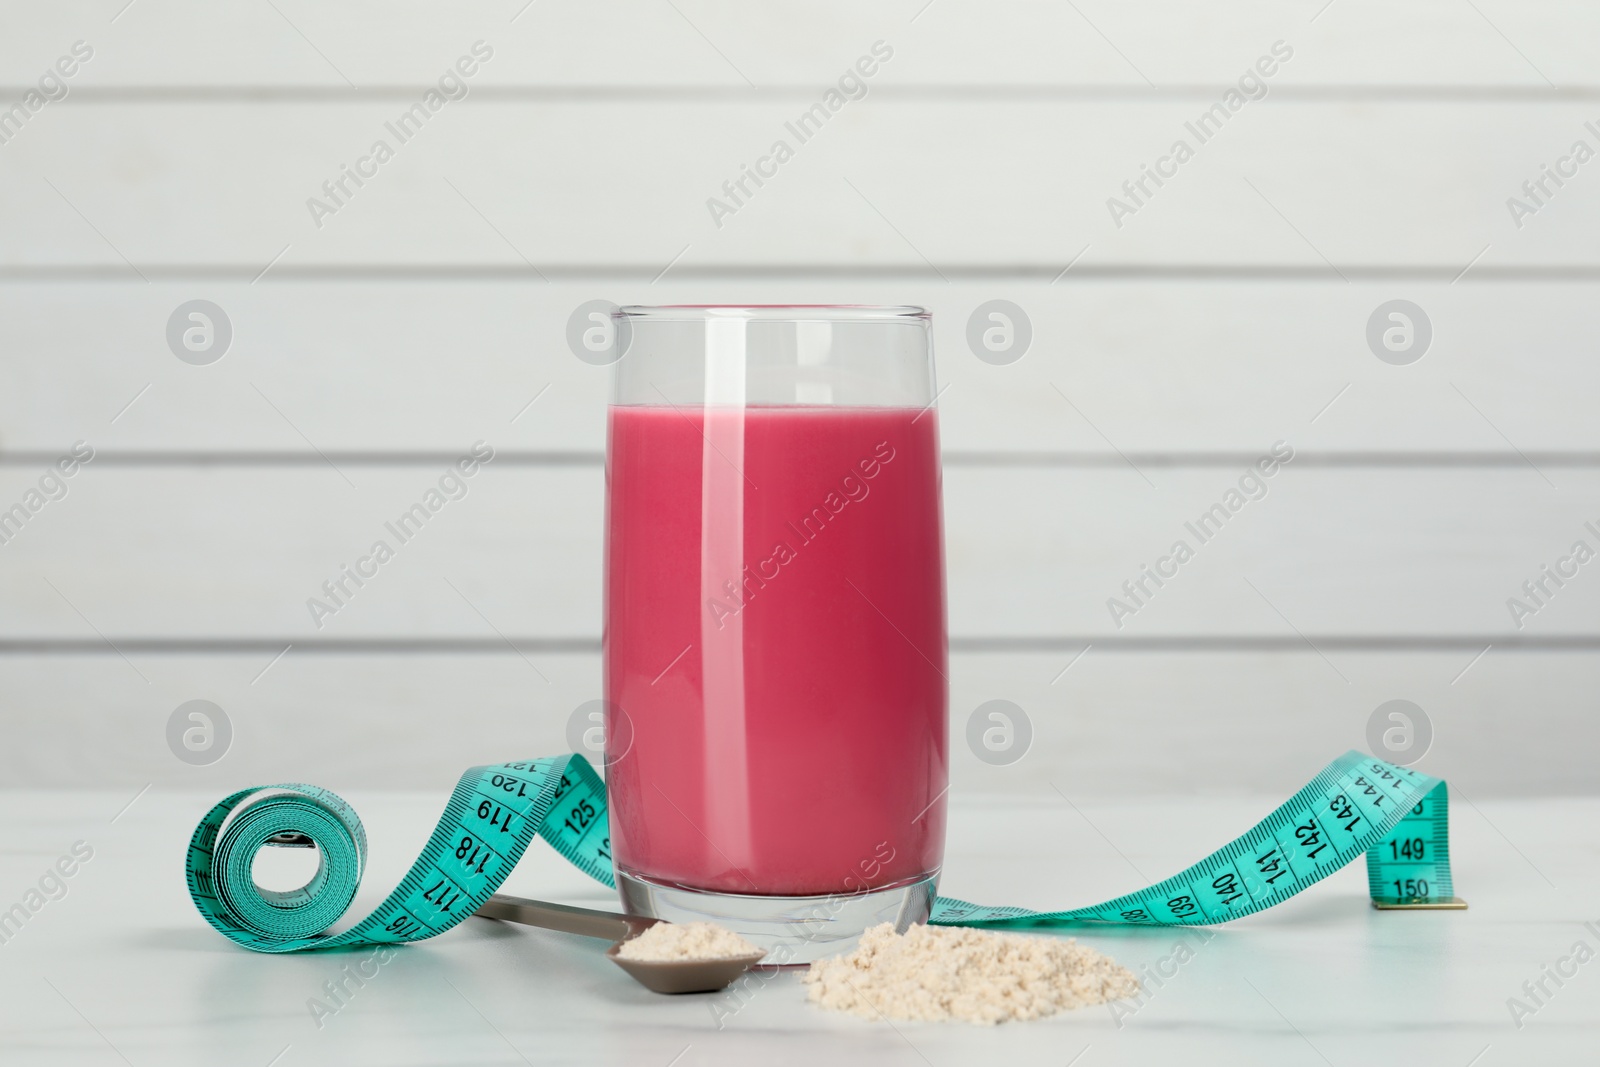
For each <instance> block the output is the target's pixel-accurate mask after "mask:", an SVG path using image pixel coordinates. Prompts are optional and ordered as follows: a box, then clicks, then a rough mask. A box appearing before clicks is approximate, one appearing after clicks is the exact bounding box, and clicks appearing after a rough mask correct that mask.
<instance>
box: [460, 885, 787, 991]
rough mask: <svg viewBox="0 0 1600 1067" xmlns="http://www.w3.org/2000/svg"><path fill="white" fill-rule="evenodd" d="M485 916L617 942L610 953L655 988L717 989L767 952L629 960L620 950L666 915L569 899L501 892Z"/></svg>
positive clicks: (484, 909)
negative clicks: (582, 904) (629, 911)
mask: <svg viewBox="0 0 1600 1067" xmlns="http://www.w3.org/2000/svg"><path fill="white" fill-rule="evenodd" d="M474 914H476V915H480V916H482V917H483V918H485V919H501V920H503V921H505V922H513V923H522V924H523V925H525V926H538V927H541V928H543V929H545V930H560V931H562V932H563V933H568V934H581V935H582V936H584V937H598V938H600V939H601V940H602V941H613V942H615V944H613V945H612V946H611V947H610V948H609V949H607V950H606V958H607V959H609V960H610V961H611V962H612V963H615V964H616V965H617V966H618V967H621V968H622V969H623V970H625V971H627V972H628V974H629V975H630V976H631V977H632V978H633V979H634V980H635V981H636V982H638V983H639V984H640V985H642V986H644V987H645V988H646V989H649V990H652V991H654V992H656V993H714V992H716V991H717V990H719V989H724V988H726V987H727V985H728V983H730V982H732V981H733V980H734V979H735V978H738V977H739V976H740V975H741V974H743V973H744V972H746V971H748V970H749V969H750V968H752V967H754V966H755V965H756V964H758V963H760V962H761V960H762V957H764V956H765V955H766V953H765V952H756V953H752V954H751V955H748V956H723V957H721V958H719V959H709V960H630V959H627V958H625V957H622V956H619V955H618V954H617V952H618V950H619V949H621V948H622V945H623V943H624V942H626V941H631V940H633V939H634V938H636V937H638V936H639V935H640V934H642V933H644V932H645V931H646V930H648V929H649V928H650V927H652V926H654V925H655V924H656V923H658V922H663V921H665V920H662V919H647V918H645V917H644V916H642V915H616V914H613V913H612V912H609V911H595V910H593V909H591V908H574V907H572V906H570V905H567V904H548V903H546V902H545V901H542V900H529V899H527V898H526V897H509V896H505V895H503V894H500V893H496V894H495V895H494V896H492V897H490V898H489V899H488V900H486V901H484V903H483V906H482V907H480V908H479V909H478V910H477V911H476V912H474Z"/></svg>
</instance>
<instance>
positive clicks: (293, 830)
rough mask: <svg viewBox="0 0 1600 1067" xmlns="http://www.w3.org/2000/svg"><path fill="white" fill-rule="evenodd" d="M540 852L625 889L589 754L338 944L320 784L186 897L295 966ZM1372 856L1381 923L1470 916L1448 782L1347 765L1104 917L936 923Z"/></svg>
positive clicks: (208, 865) (1267, 903)
mask: <svg viewBox="0 0 1600 1067" xmlns="http://www.w3.org/2000/svg"><path fill="white" fill-rule="evenodd" d="M535 837H541V838H543V839H544V840H545V842H546V843H547V844H549V845H550V846H552V847H553V848H554V849H555V850H556V851H557V852H558V853H560V854H561V855H562V856H564V857H565V858H566V859H567V860H568V862H570V863H572V864H573V865H574V866H576V867H577V868H578V869H579V870H581V871H583V872H584V873H585V874H587V875H589V877H591V878H593V879H595V880H596V881H598V882H602V883H604V884H605V885H608V886H614V885H615V884H616V883H615V880H614V878H613V876H612V859H611V838H610V830H609V829H608V823H607V821H606V791H605V785H604V784H603V783H602V782H601V780H600V777H599V775H597V774H596V773H595V771H594V768H593V767H591V766H590V765H589V762H588V760H586V759H584V758H583V757H582V756H580V755H568V756H556V757H552V758H549V759H538V760H528V761H524V762H521V763H499V764H495V765H493V766H488V767H473V768H471V769H469V770H468V771H467V772H466V773H465V774H463V775H462V776H461V780H460V781H459V782H457V783H456V787H455V791H454V792H453V793H451V795H450V802H449V803H448V804H446V805H445V810H444V815H443V816H442V817H441V818H440V820H439V824H438V825H437V826H435V827H434V830H433V834H432V835H431V836H430V837H429V838H428V843H427V845H426V847H424V848H423V850H422V855H421V856H419V857H418V858H417V861H416V862H415V863H414V864H412V866H411V870H410V872H409V873H408V874H407V875H406V876H405V878H404V879H403V880H402V881H401V882H400V885H399V886H398V887H396V889H395V890H394V892H392V893H390V894H389V896H388V898H387V899H386V900H385V901H384V902H383V903H382V904H380V905H379V906H378V908H377V909H376V910H375V911H373V912H372V914H370V915H368V916H367V917H366V918H365V919H362V920H361V921H360V922H359V923H357V924H356V925H355V926H354V927H352V928H350V929H349V930H346V931H344V932H343V933H340V934H333V935H330V934H328V933H326V931H327V930H328V929H329V927H331V926H333V924H334V923H335V922H336V921H337V920H338V919H339V917H340V916H342V915H343V914H344V912H345V910H346V909H347V908H348V907H349V906H350V902H351V901H352V900H354V899H355V895H356V888H357V887H358V886H359V885H360V882H361V874H362V871H363V869H364V868H365V865H366V853H367V838H366V831H365V830H364V829H362V826H361V820H360V818H358V817H357V816H356V813H355V810H354V809H353V808H351V807H350V805H348V804H346V803H345V802H344V800H343V799H341V798H340V797H339V796H338V795H337V794H335V793H332V792H329V791H328V790H326V789H321V788H318V787H317V786H313V785H301V784H289V785H276V786H258V787H256V788H253V789H243V790H240V791H239V792H237V793H234V794H232V795H231V796H228V797H225V798H224V799H223V800H222V801H221V802H220V803H218V804H217V805H216V806H215V807H213V808H212V809H211V810H210V811H209V812H207V813H206V815H205V818H203V819H201V820H200V825H199V826H197V827H195V831H194V836H193V837H192V838H190V841H189V849H188V854H187V857H186V863H185V874H186V877H187V880H188V884H189V895H190V896H191V897H192V898H193V900H194V903H195V907H196V908H198V909H199V910H200V914H201V915H203V916H204V917H205V919H206V921H207V922H209V923H210V924H211V925H212V926H213V927H215V928H216V929H217V930H219V931H220V932H221V933H222V934H223V935H225V936H226V937H227V938H228V939H229V940H231V941H233V942H234V943H236V944H239V945H243V946H244V947H245V948H248V949H252V950H254V951H257V952H297V951H300V950H302V949H313V948H339V947H343V946H348V945H368V944H379V943H394V942H404V941H421V940H423V939H425V938H429V937H433V936H435V935H436V934H442V933H444V932H445V931H446V930H448V929H450V928H451V927H452V926H455V925H456V924H457V923H459V922H461V920H463V919H465V918H466V917H467V916H469V915H471V914H472V913H473V912H475V911H477V910H478V908H479V906H480V905H482V904H483V903H484V901H486V900H488V899H489V897H490V896H491V895H492V894H493V893H494V892H495V890H496V889H498V888H499V887H500V884H501V883H502V882H504V881H505V879H506V876H507V875H509V874H510V873H511V869H512V868H513V867H515V866H516V865H517V861H518V860H519V859H521V858H522V853H523V852H524V850H526V849H527V847H528V845H529V844H531V843H532V842H533V839H534V838H535ZM274 845H276V846H282V845H294V846H301V847H311V846H315V847H316V848H317V849H318V850H319V851H320V862H319V863H318V865H317V870H316V873H315V874H314V875H313V876H312V878H311V881H310V882H308V883H307V884H306V885H304V886H302V887H301V888H299V889H296V890H292V891H289V892H278V891H275V890H268V889H262V888H260V887H259V886H257V885H256V883H255V879H254V878H253V877H252V875H251V866H252V864H253V862H254V860H255V856H256V853H257V852H259V851H260V850H261V849H262V848H264V847H268V846H274ZM1362 853H1365V854H1366V857H1367V877H1368V882H1369V889H1370V892H1371V896H1372V902H1373V904H1374V905H1375V906H1376V907H1379V908H1452V907H1456V908H1459V907H1465V906H1466V905H1465V903H1464V902H1462V901H1459V900H1457V899H1456V898H1455V896H1454V887H1453V885H1452V882H1451V878H1450V840H1449V797H1448V794H1447V792H1446V789H1445V784H1444V782H1442V781H1440V780H1439V779H1437V778H1430V777H1428V776H1427V775H1425V774H1420V773H1418V772H1416V771H1412V770H1408V769H1406V768H1404V767H1397V766H1394V765H1393V764H1390V763H1385V762H1384V761H1383V760H1380V759H1374V758H1373V757H1371V756H1364V755H1362V754H1361V753H1359V752H1348V753H1346V754H1345V755H1343V756H1340V757H1339V758H1338V759H1336V760H1334V761H1333V762H1332V763H1330V764H1329V765H1328V766H1327V767H1325V768H1323V769H1322V771H1321V773H1319V774H1318V775H1317V776H1316V777H1315V778H1313V779H1312V780H1311V782H1310V783H1309V784H1308V785H1306V787H1305V788H1303V789H1301V790H1300V791H1299V792H1298V793H1296V794H1295V795H1294V796H1292V797H1290V798H1289V800H1288V801H1287V802H1285V803H1284V804H1283V805H1281V806H1280V807H1278V808H1277V809H1276V810H1275V811H1273V813H1272V814H1271V815H1268V816H1267V817H1266V818H1265V819H1263V820H1262V821H1261V822H1259V823H1257V824H1256V825H1255V826H1254V827H1253V828H1251V829H1250V831H1249V832H1248V833H1246V834H1245V835H1244V836H1242V837H1240V838H1237V839H1236V840H1234V841H1233V842H1232V843H1230V844H1228V845H1227V846H1225V847H1224V848H1222V849H1220V850H1218V851H1216V852H1214V853H1212V854H1211V855H1209V856H1207V857H1206V858H1205V859H1203V860H1201V861H1200V862H1199V863H1197V864H1195V865H1194V866H1192V867H1190V868H1188V869H1187V870H1185V871H1183V872H1181V873H1180V874H1176V875H1174V876H1173V877H1171V878H1168V879H1167V880H1166V881H1164V882H1160V883H1158V884H1156V885H1153V886H1151V887H1149V888H1148V889H1143V890H1140V891H1138V892H1136V893H1130V894H1128V895H1126V896H1121V897H1118V898H1116V899H1115V900H1110V901H1107V902H1106V903H1104V904H1100V905H1097V906H1095V907H1092V908H1079V909H1076V910H1072V911H1049V912H1038V911H1029V910H1027V909H1024V908H989V907H982V906H980V905H977V904H969V903H967V902H966V901H962V900H951V899H948V898H945V897H940V898H939V899H938V900H936V901H935V902H934V905H933V913H932V915H931V916H930V918H929V920H928V921H929V922H930V923H933V924H936V925H942V926H986V927H1022V926H1049V925H1062V924H1074V923H1090V922H1097V923H1123V924H1127V923H1134V924H1145V925H1158V926H1172V925H1183V926H1197V925H1205V924H1211V923H1220V922H1226V921H1227V920H1229V919H1235V918H1238V917H1239V916H1241V915H1249V914H1252V913H1254V912H1257V911H1261V910H1263V909H1265V908H1270V907H1272V906H1273V905H1274V904H1279V903H1282V902H1283V901H1285V900H1287V899H1289V898H1290V897H1292V896H1294V895H1295V894H1296V893H1298V892H1300V891H1301V890H1302V889H1305V888H1306V887H1307V886H1309V885H1311V884H1312V883H1314V882H1318V881H1321V880H1322V879H1323V878H1326V877H1327V876H1328V875H1330V874H1332V873H1333V872H1334V871H1336V870H1338V869H1339V868H1341V867H1343V866H1344V865H1345V864H1347V863H1349V862H1351V861H1352V860H1354V859H1355V858H1356V857H1357V856H1359V855H1361V854H1362Z"/></svg>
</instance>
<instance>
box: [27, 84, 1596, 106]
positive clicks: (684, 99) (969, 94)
mask: <svg viewBox="0 0 1600 1067" xmlns="http://www.w3.org/2000/svg"><path fill="white" fill-rule="evenodd" d="M34 88H35V87H34V86H32V85H3V86H0V98H3V99H8V100H10V99H20V98H21V97H22V96H24V95H25V94H26V93H28V92H29V91H31V90H33V89H34ZM434 88H435V86H433V85H431V84H425V83H421V82H418V83H415V84H393V85H369V86H363V87H361V88H359V89H351V88H350V87H349V86H347V85H342V84H341V85H220V84H204V85H202V84H195V85H134V84H123V85H94V86H81V87H78V88H75V89H73V90H72V97H71V103H70V104H69V105H68V106H76V107H82V106H86V105H94V106H104V105H117V104H236V103H250V104H335V105H337V104H359V103H367V102H380V101H388V102H402V103H414V102H415V101H416V100H417V99H418V98H420V97H421V96H422V95H423V94H424V93H426V92H428V91H429V90H430V89H434ZM1236 88H1237V87H1236V86H1235V85H1233V84H1232V83H1224V82H1217V83H1215V84H1210V83H1198V82H1194V83H1184V84H1170V85H1139V84H1103V83H1084V84H1079V85H1060V84H1057V85H1048V84H1026V83H1011V84H982V83H969V84H942V85H941V84H931V83H901V84H898V85H877V86H874V87H873V89H872V93H871V95H872V99H873V100H874V101H877V102H894V103H922V102H928V103H951V102H953V103H989V102H993V103H1006V104H1011V103H1026V102H1039V103H1056V102H1060V103H1075V102H1079V101H1082V102H1085V103H1108V102H1128V103H1139V102H1143V101H1165V100H1185V101H1187V100H1201V101H1207V102H1210V101H1214V100H1215V99H1217V98H1218V97H1219V96H1221V95H1223V94H1224V93H1226V92H1228V91H1229V90H1234V89H1236ZM817 92H818V84H813V83H794V84H788V85H762V86H744V85H645V84H639V85H476V86H473V87H472V89H471V92H470V93H469V94H468V95H467V96H466V97H464V98H463V99H461V100H458V101H456V103H455V105H454V106H456V107H460V106H461V105H463V104H466V105H471V104H473V103H479V104H489V103H540V104H558V105H559V104H573V105H580V104H612V103H641V104H653V103H660V102H663V101H671V102H675V103H715V104H743V103H762V102H766V101H778V100H782V101H806V102H809V101H811V100H813V99H814V98H815V97H816V95H817ZM1597 99H1600V86H1595V85H1565V86H1561V87H1554V86H1549V85H1510V84H1494V83H1475V84H1469V83H1439V84H1434V85H1408V84H1398V83H1371V84H1356V83H1343V82H1327V83H1322V84H1316V85H1276V86H1274V87H1273V89H1272V92H1271V93H1270V94H1269V95H1268V96H1266V97H1264V98H1262V99H1261V100H1259V101H1257V103H1256V105H1255V106H1257V107H1262V106H1266V107H1272V106H1281V105H1283V104H1299V103H1343V102H1346V101H1362V102H1366V101H1377V102H1397V103H1400V102H1415V103H1506V104H1543V103H1582V102H1587V101H1592V100H1597Z"/></svg>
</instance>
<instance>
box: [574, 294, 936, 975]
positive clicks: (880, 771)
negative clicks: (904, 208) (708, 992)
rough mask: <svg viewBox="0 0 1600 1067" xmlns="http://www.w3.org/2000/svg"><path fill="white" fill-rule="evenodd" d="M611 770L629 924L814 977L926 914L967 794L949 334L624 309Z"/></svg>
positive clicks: (610, 635)
mask: <svg viewBox="0 0 1600 1067" xmlns="http://www.w3.org/2000/svg"><path fill="white" fill-rule="evenodd" d="M613 327H614V328H615V330H616V336H617V338H618V344H619V346H620V345H622V344H625V345H626V346H627V347H626V349H625V350H624V354H623V355H622V356H621V358H620V359H619V360H618V362H617V363H616V365H615V371H614V373H615V377H614V380H613V392H612V401H611V405H610V408H609V411H608V436H607V444H606V574H605V577H606V582H605V636H604V649H605V694H606V707H607V730H606V777H607V788H608V791H609V795H610V818H611V844H612V849H613V854H614V856H615V859H616V867H617V880H618V885H619V889H620V892H621V895H622V901H623V904H624V906H625V907H626V908H627V910H629V911H631V912H634V913H637V914H644V915H653V916H657V917H660V918H664V919H669V920H676V921H689V920H695V919H703V920H709V921H713V922H717V923H720V924H722V925H724V926H727V927H729V928H731V929H733V930H736V931H737V932H739V933H741V934H743V935H744V936H745V937H746V938H748V939H750V940H751V941H754V942H756V943H757V944H758V945H761V946H762V947H764V948H767V949H768V950H769V951H770V952H771V956H770V957H769V960H770V962H774V963H794V964H798V963H804V962H807V961H809V960H811V959H815V958H819V957H822V956H826V955H830V954H833V953H835V952H839V951H843V950H845V949H847V948H849V947H850V946H852V945H853V944H854V943H855V941H856V939H857V938H858V937H859V936H860V934H861V932H862V931H863V930H864V929H866V928H867V927H868V926H872V925H876V924H878V923H882V922H893V923H895V924H896V926H897V927H898V928H900V929H902V930H903V929H904V928H905V927H906V926H907V925H909V924H910V923H913V922H921V921H924V920H926V918H927V916H928V912H929V909H930V907H931V906H932V901H933V898H934V889H935V884H936V881H937V878H938V874H939V866H940V863H941V861H942V858H943V851H944V831H945V803H944V794H945V790H946V783H947V778H948V748H947V737H946V735H947V728H946V720H947V705H948V699H949V693H948V681H947V674H946V671H947V667H946V645H947V640H946V632H945V592H944V542H943V526H942V521H941V507H940V488H941V475H940V467H939V440H938V415H937V412H936V411H935V410H934V408H933V400H934V396H935V391H934V376H933V355H932V347H931V344H930V319H929V315H928V313H927V312H926V311H924V310H923V309H921V308H915V307H860V306H751V307H720V306H694V307H625V308H621V309H619V310H618V311H617V312H616V314H615V315H614V316H613Z"/></svg>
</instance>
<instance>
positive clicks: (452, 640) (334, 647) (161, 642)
mask: <svg viewBox="0 0 1600 1067" xmlns="http://www.w3.org/2000/svg"><path fill="white" fill-rule="evenodd" d="M1308 640H1309V642H1310V643H1311V645H1315V648H1312V647H1310V645H1308V643H1307V642H1308ZM107 641H109V642H110V644H107ZM508 642H509V644H508ZM111 645H115V646H116V647H115V648H112V647H111ZM286 645H292V646H293V651H292V652H291V655H295V656H299V655H306V654H312V655H384V654H391V653H392V654H412V653H432V654H439V655H453V654H458V653H466V654H474V655H498V656H513V655H523V654H526V653H530V652H531V653H541V652H542V653H586V654H595V653H598V652H599V651H600V639H599V638H598V637H511V638H508V639H504V640H503V639H501V638H498V637H495V638H477V637H349V638H319V639H314V640H308V639H305V638H299V637H293V638H291V637H187V636H184V637H121V636H116V635H109V636H108V638H107V639H106V640H101V639H99V638H77V637H9V638H0V655H45V654H65V655H89V656H105V657H109V658H116V657H117V656H119V655H128V654H135V655H222V654H238V653H249V654H263V653H264V654H267V655H272V654H276V653H279V652H282V651H283V650H284V646H286ZM1086 645H1093V646H1094V650H1095V652H1096V653H1097V654H1098V653H1102V652H1113V653H1115V652H1122V653H1150V652H1273V653H1291V652H1292V653H1295V654H1304V655H1307V656H1315V655H1317V650H1318V649H1320V650H1322V651H1328V650H1334V651H1340V652H1482V651H1483V650H1484V648H1485V646H1493V649H1494V651H1495V652H1496V653H1501V652H1590V651H1600V633H1595V634H1546V635H1515V636H1508V635H1504V634H1306V635H1304V636H1300V635H1279V634H1240V635H1234V636H1229V635H1223V634H1205V635H1184V634H1175V635H1170V636H1141V637H1107V636H1105V635H1099V634H1095V635H1083V636H1079V635H1062V636H1037V637H1029V636H996V637H951V638H950V651H951V652H954V653H1007V652H1052V653H1053V652H1077V651H1080V650H1082V649H1083V648H1084V647H1085V646H1086Z"/></svg>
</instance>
